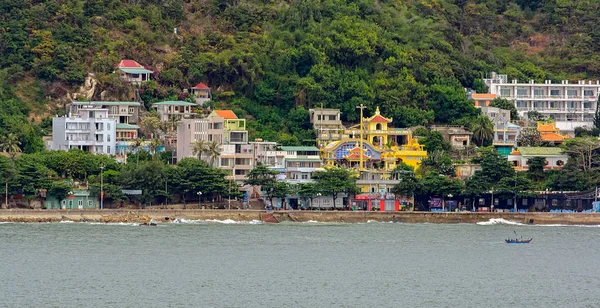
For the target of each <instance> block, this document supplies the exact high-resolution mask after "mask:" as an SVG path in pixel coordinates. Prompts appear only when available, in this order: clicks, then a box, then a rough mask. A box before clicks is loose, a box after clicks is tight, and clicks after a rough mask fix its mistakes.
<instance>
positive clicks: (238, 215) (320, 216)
mask: <svg viewBox="0 0 600 308" xmlns="http://www.w3.org/2000/svg"><path fill="white" fill-rule="evenodd" d="M264 213H266V212H265V211H255V210H136V211H128V210H70V211H69V210H0V221H10V222H55V221H61V220H73V221H99V222H147V221H149V220H150V219H154V220H156V221H161V222H167V221H171V220H173V219H175V218H185V219H191V220H212V219H215V220H226V219H231V220H235V221H252V220H260V219H261V214H264ZM270 213H272V214H273V216H274V217H276V218H277V219H278V220H279V221H295V222H304V221H320V222H348V223H356V222H367V221H381V222H390V221H393V222H402V223H477V222H484V221H489V220H490V219H492V218H503V219H506V220H510V221H515V222H520V223H525V224H569V225H600V214H598V213H470V212H461V213H431V212H358V211H357V212H350V211H275V212H270Z"/></svg>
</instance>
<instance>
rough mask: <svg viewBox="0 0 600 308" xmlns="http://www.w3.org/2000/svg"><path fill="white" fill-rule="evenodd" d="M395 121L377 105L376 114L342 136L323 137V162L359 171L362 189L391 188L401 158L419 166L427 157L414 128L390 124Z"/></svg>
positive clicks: (331, 165) (410, 164)
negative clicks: (396, 126)
mask: <svg viewBox="0 0 600 308" xmlns="http://www.w3.org/2000/svg"><path fill="white" fill-rule="evenodd" d="M391 122H392V119H391V118H386V117H384V116H382V115H381V114H380V112H379V108H377V109H376V110H375V114H374V115H373V116H371V117H369V118H363V119H361V123H360V124H358V125H353V126H350V127H349V128H347V129H345V130H344V131H342V133H341V139H340V140H331V141H325V140H324V141H323V142H324V146H322V147H321V149H320V150H321V153H322V159H323V163H324V164H325V165H326V166H328V167H334V166H340V167H346V168H350V169H353V170H355V171H357V172H358V173H359V180H358V181H357V185H358V186H359V187H360V188H361V191H362V192H365V193H366V192H372V191H375V192H381V191H382V190H385V191H388V190H389V189H391V187H393V184H394V183H397V181H398V180H394V178H393V174H392V173H393V171H394V169H396V166H397V165H398V164H399V163H400V162H403V163H405V164H407V165H409V166H412V167H414V168H417V167H418V166H419V165H420V164H421V160H422V159H424V158H426V157H427V151H425V150H424V149H423V145H421V144H419V143H418V141H417V140H416V139H414V138H413V137H412V132H411V131H410V130H408V129H399V128H392V127H389V124H390V123H391ZM361 137H362V138H361ZM393 181H395V182H393Z"/></svg>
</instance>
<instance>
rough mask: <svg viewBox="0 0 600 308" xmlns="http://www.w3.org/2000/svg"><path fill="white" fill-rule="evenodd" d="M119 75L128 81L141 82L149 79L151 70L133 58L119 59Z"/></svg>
mask: <svg viewBox="0 0 600 308" xmlns="http://www.w3.org/2000/svg"><path fill="white" fill-rule="evenodd" d="M117 70H118V73H119V77H120V78H121V79H123V80H125V81H127V82H129V83H133V84H141V83H142V82H145V81H148V80H150V76H152V74H153V72H152V71H151V70H148V69H146V68H145V67H144V66H142V65H141V64H139V63H137V62H136V61H134V60H121V62H119V64H117Z"/></svg>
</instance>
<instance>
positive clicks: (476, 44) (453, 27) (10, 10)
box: [0, 0, 600, 151]
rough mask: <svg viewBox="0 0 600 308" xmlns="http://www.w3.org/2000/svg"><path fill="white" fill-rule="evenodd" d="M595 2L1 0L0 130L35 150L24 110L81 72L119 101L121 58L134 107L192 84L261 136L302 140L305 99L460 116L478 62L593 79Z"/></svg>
mask: <svg viewBox="0 0 600 308" xmlns="http://www.w3.org/2000/svg"><path fill="white" fill-rule="evenodd" d="M599 11H600V1H597V0H396V1H385V0H381V1H373V0H359V1H350V0H293V1H292V0H288V1H279V0H243V1H242V0H198V1H183V0H152V1H151V0H89V1H84V0H55V1H22V0H0V83H2V84H0V86H1V87H0V101H1V102H0V104H1V107H2V108H0V135H2V134H5V133H6V132H7V131H11V132H14V133H16V134H17V135H18V136H19V137H20V138H21V142H22V146H23V147H24V148H26V151H34V150H35V149H37V148H39V147H40V145H41V144H40V142H39V140H34V139H36V136H39V135H40V134H42V133H43V132H42V131H41V130H40V126H39V125H37V124H30V123H29V121H27V119H26V115H30V114H38V115H42V116H49V115H51V114H52V106H54V104H53V103H54V102H56V101H58V100H61V99H64V98H65V95H66V94H67V93H68V92H74V91H75V90H76V89H77V88H78V87H79V86H80V85H81V84H82V83H83V81H84V77H85V76H86V75H87V73H94V74H95V75H96V77H97V78H98V80H99V89H98V90H97V91H96V94H95V95H96V96H97V97H96V99H98V98H99V95H100V92H101V91H102V90H105V91H106V92H105V93H108V94H109V95H111V96H112V97H113V98H115V99H118V98H123V96H126V95H127V93H129V92H128V90H127V89H126V87H125V86H124V85H123V84H122V83H121V82H120V81H119V80H118V79H117V78H115V76H114V74H113V71H114V66H115V65H116V64H117V63H118V62H119V60H121V59H123V58H128V59H134V60H136V61H138V62H140V63H141V64H143V65H147V66H149V67H152V68H153V69H155V70H157V71H158V73H157V74H156V75H155V77H156V82H153V83H150V84H149V85H147V86H146V87H144V88H143V89H142V90H143V91H142V97H143V98H144V99H145V100H146V103H151V102H153V101H157V100H163V99H166V98H176V97H181V95H182V94H181V89H182V88H185V87H188V86H190V85H195V84H196V83H198V82H200V81H203V82H205V83H207V84H208V85H209V86H210V87H212V88H213V89H218V91H215V97H216V98H217V99H216V101H217V102H215V104H216V105H219V106H221V107H230V108H233V109H234V110H235V111H236V112H237V113H239V114H240V115H242V116H245V117H247V118H249V119H255V120H256V121H252V122H251V125H250V130H251V133H252V135H253V136H254V137H263V138H266V139H269V140H280V141H283V142H286V143H294V142H296V139H299V140H303V139H309V138H311V135H310V134H311V133H310V130H309V125H308V122H307V121H308V116H307V114H308V112H307V109H308V108H310V107H313V106H324V107H331V108H339V109H341V110H342V112H343V113H342V114H343V117H344V119H343V120H345V121H355V120H357V118H358V114H357V112H356V109H355V106H356V105H358V104H360V103H363V104H366V105H367V106H369V110H371V112H372V111H373V110H374V109H375V108H374V107H375V106H376V105H377V106H380V107H381V110H382V112H383V113H384V114H386V115H388V116H391V117H393V118H394V122H395V123H394V124H395V125H396V126H412V125H417V124H429V123H434V122H435V123H453V122H454V123H460V122H461V121H463V122H464V121H465V120H466V119H465V117H466V118H468V117H471V116H472V115H473V114H475V112H476V111H475V110H474V108H473V107H472V106H470V104H469V103H468V102H467V101H466V98H465V93H464V90H463V88H464V87H471V88H475V89H476V90H478V91H482V90H484V89H483V85H482V83H481V81H480V80H478V78H481V77H482V76H485V74H487V73H489V72H490V71H497V72H500V73H505V74H508V75H509V78H517V79H520V80H523V81H525V80H529V79H535V80H538V81H541V80H545V79H553V80H561V79H571V80H573V79H587V78H591V79H597V78H599V77H600V56H599V52H600V27H598V24H600V15H599V14H598V12H599ZM174 28H177V33H176V34H175V33H174V31H173V30H174ZM48 106H51V107H48ZM368 114H369V113H368ZM36 119H37V120H38V121H39V120H40V119H41V117H38V118H36ZM45 125H47V121H46V122H45ZM42 127H44V125H42ZM281 132H285V133H281Z"/></svg>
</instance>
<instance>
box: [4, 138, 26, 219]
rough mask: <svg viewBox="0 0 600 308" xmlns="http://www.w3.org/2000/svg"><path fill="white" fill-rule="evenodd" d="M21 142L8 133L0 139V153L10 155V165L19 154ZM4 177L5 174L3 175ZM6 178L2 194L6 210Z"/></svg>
mask: <svg viewBox="0 0 600 308" xmlns="http://www.w3.org/2000/svg"><path fill="white" fill-rule="evenodd" d="M20 145H21V142H19V139H17V136H16V135H15V134H13V133H10V134H8V135H6V136H2V137H0V151H2V152H8V153H9V154H10V158H11V163H12V164H14V159H15V155H16V153H18V152H21V148H20V147H19V146H20ZM5 176H6V174H5ZM8 178H9V177H8V176H6V181H5V182H4V185H5V186H4V194H5V200H4V205H5V207H6V208H8Z"/></svg>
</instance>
